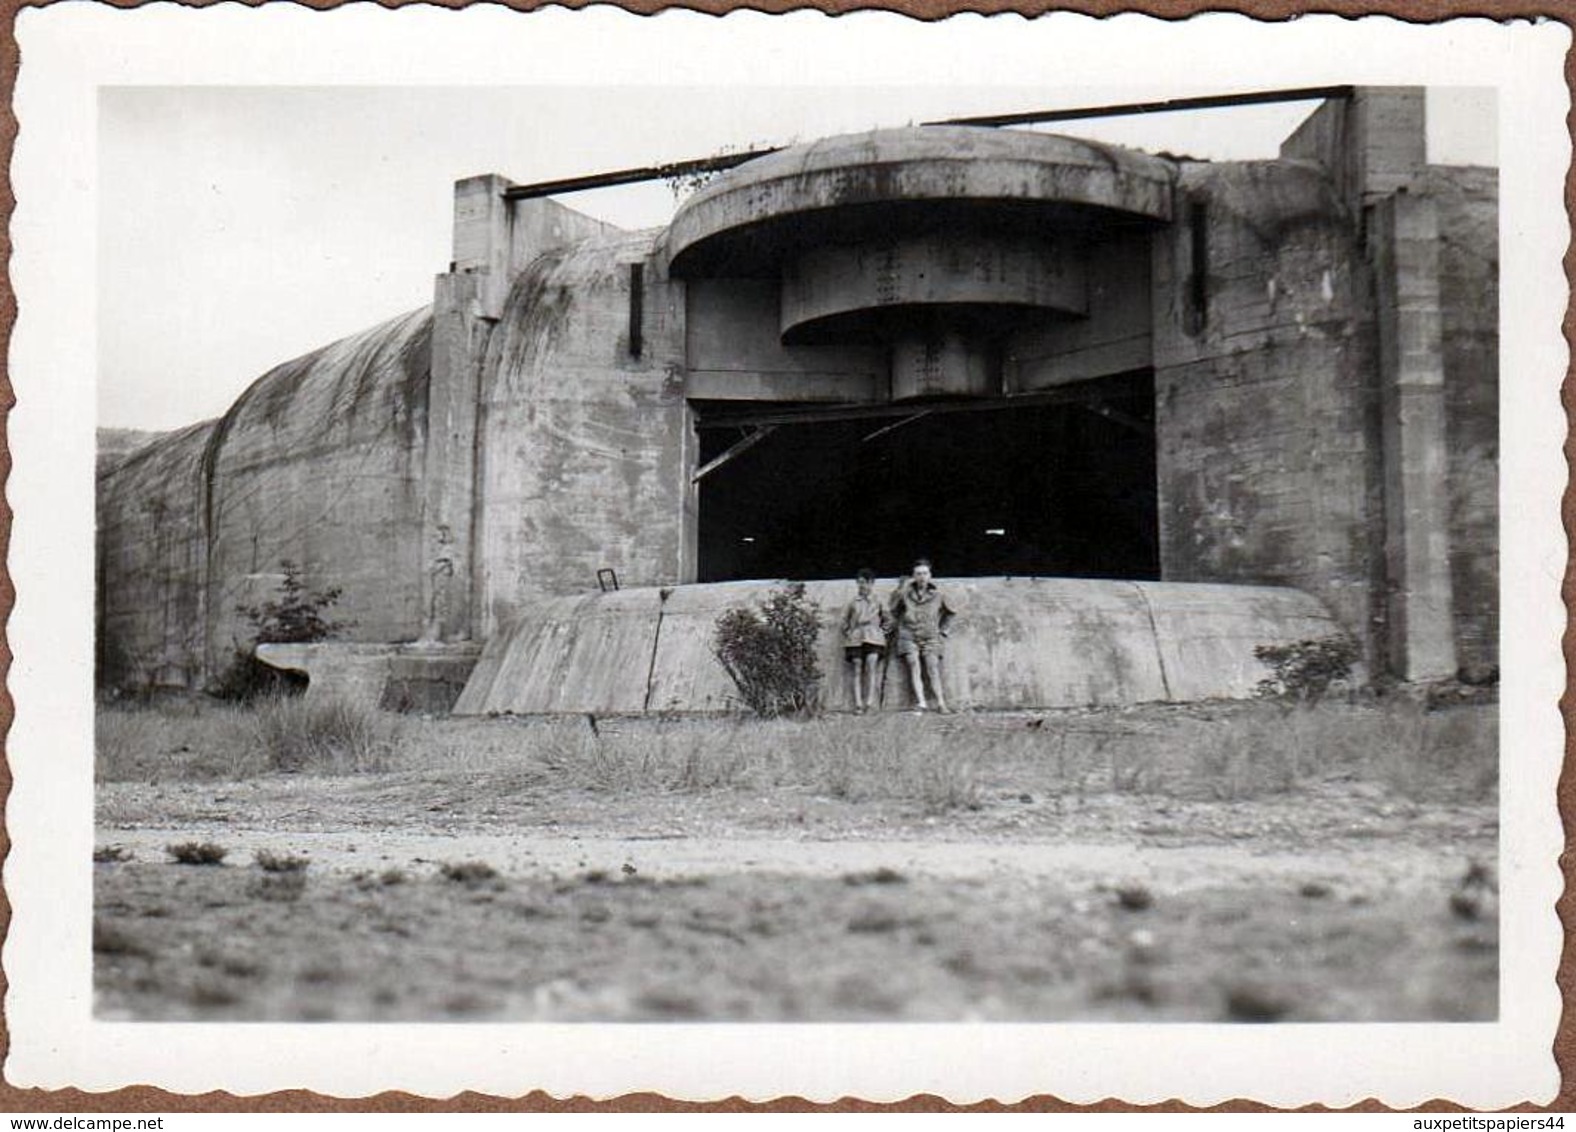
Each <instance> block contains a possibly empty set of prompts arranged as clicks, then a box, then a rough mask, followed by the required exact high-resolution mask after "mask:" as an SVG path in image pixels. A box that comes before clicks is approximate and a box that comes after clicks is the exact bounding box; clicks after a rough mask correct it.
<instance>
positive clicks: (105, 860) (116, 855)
mask: <svg viewBox="0 0 1576 1132" xmlns="http://www.w3.org/2000/svg"><path fill="white" fill-rule="evenodd" d="M135 857H136V854H135V853H133V852H132V851H131V850H130V849H127V848H126V847H125V846H124V845H100V846H99V847H98V848H96V849H94V850H93V863H94V864H95V865H118V864H120V863H121V862H123V861H130V860H132V859H134V858H135Z"/></svg>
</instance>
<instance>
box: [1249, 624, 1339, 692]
mask: <svg viewBox="0 0 1576 1132" xmlns="http://www.w3.org/2000/svg"><path fill="white" fill-rule="evenodd" d="M1253 655H1254V656H1255V657H1257V658H1258V659H1259V660H1260V661H1262V662H1263V663H1265V664H1267V665H1269V668H1270V675H1269V676H1266V677H1265V678H1264V679H1263V680H1260V681H1259V682H1258V685H1257V686H1256V687H1255V689H1254V694H1255V695H1258V696H1260V697H1264V698H1277V697H1284V698H1287V699H1291V700H1296V701H1299V702H1301V703H1317V702H1318V701H1319V700H1321V699H1323V698H1324V696H1325V695H1326V694H1327V693H1328V692H1329V690H1330V688H1331V686H1332V685H1334V684H1336V683H1337V682H1339V681H1344V680H1346V679H1348V678H1349V677H1350V676H1351V674H1352V665H1353V664H1355V663H1356V662H1357V655H1358V653H1357V642H1356V641H1354V640H1352V639H1351V638H1350V637H1344V636H1342V637H1322V638H1319V639H1316V640H1306V641H1298V642H1296V643H1295V644H1290V645H1259V646H1258V647H1257V648H1255V649H1254V650H1253Z"/></svg>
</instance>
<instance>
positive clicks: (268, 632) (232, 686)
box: [212, 558, 353, 702]
mask: <svg viewBox="0 0 1576 1132" xmlns="http://www.w3.org/2000/svg"><path fill="white" fill-rule="evenodd" d="M279 568H280V570H281V571H282V572H283V574H284V577H282V578H281V579H280V580H279V585H278V586H277V587H276V588H275V593H276V596H275V597H274V598H272V599H270V600H268V601H264V602H262V603H260V604H257V605H238V606H236V607H235V611H236V613H238V614H240V615H241V616H242V617H243V618H245V619H246V621H247V623H248V624H249V625H251V627H252V636H251V641H250V643H249V644H245V645H241V644H237V645H236V649H235V656H234V657H233V658H232V659H231V661H230V665H229V667H228V668H226V669H225V671H224V672H223V673H222V674H221V675H220V676H219V679H218V682H217V683H216V685H215V686H214V688H213V689H212V690H213V693H214V695H216V696H218V697H219V698H220V699H227V700H240V701H242V702H251V701H252V700H255V699H258V698H260V697H262V696H269V695H273V696H278V695H293V694H299V693H301V692H303V691H305V690H306V679H305V677H303V676H301V675H299V674H298V673H293V672H284V671H281V670H280V669H277V668H274V667H273V666H272V665H268V664H264V663H263V662H262V661H260V660H258V659H257V657H256V655H254V652H255V649H256V648H257V646H258V645H274V644H311V643H313V642H315V641H326V640H329V639H331V638H333V637H337V636H339V635H340V634H341V633H343V632H344V631H345V630H346V629H349V628H351V627H352V625H353V623H352V622H349V621H333V620H330V619H329V618H328V616H327V611H328V609H329V607H330V606H332V605H334V604H335V603H337V602H338V601H339V599H340V597H341V595H342V594H343V593H344V591H343V590H341V589H340V588H339V587H338V586H331V587H329V588H328V589H324V590H310V589H308V588H307V585H306V583H305V582H304V581H303V580H302V578H301V567H300V566H298V565H297V564H296V563H294V562H292V561H290V560H289V559H288V558H287V559H284V560H283V561H281V562H280V563H279Z"/></svg>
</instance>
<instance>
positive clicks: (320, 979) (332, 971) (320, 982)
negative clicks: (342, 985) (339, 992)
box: [296, 963, 345, 987]
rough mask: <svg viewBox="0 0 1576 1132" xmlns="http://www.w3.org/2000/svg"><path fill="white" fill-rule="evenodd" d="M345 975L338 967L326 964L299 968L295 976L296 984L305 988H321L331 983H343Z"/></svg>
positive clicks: (312, 964)
mask: <svg viewBox="0 0 1576 1132" xmlns="http://www.w3.org/2000/svg"><path fill="white" fill-rule="evenodd" d="M344 978H345V973H344V972H343V971H341V970H340V969H339V968H338V967H336V966H332V965H330V964H327V963H311V964H308V965H307V966H305V967H303V968H301V970H300V972H299V973H297V975H296V982H298V983H304V984H305V985H307V986H313V987H321V986H329V985H331V984H333V983H338V982H343V981H344Z"/></svg>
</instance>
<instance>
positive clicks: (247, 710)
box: [94, 696, 406, 782]
mask: <svg viewBox="0 0 1576 1132" xmlns="http://www.w3.org/2000/svg"><path fill="white" fill-rule="evenodd" d="M405 729H406V721H405V719H404V718H403V717H402V716H398V715H392V714H389V713H386V712H380V711H377V710H375V709H373V708H368V707H362V706H360V705H357V704H352V703H347V702H345V701H341V700H332V699H330V700H323V699H308V698H306V697H301V696H284V697H278V698H272V699H264V700H258V701H256V702H254V703H252V704H247V705H238V704H226V703H218V702H208V703H201V702H199V701H185V700H183V701H172V702H169V703H154V704H150V705H145V706H139V705H127V706H116V707H107V708H101V709H100V710H99V711H98V713H97V715H96V731H95V736H94V742H95V769H96V773H97V776H98V778H99V780H100V781H104V782H126V781H132V782H157V781H159V780H161V779H172V780H179V781H191V780H199V781H200V780H209V779H211V780H230V781H233V780H238V779H246V778H253V777H256V776H258V775H261V774H268V773H272V772H278V771H284V772H292V773H294V772H300V773H312V774H350V773H360V772H366V771H383V770H389V769H392V768H393V766H394V765H395V764H396V762H397V760H398V758H399V756H400V754H401V751H402V749H403V746H404V735H405Z"/></svg>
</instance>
